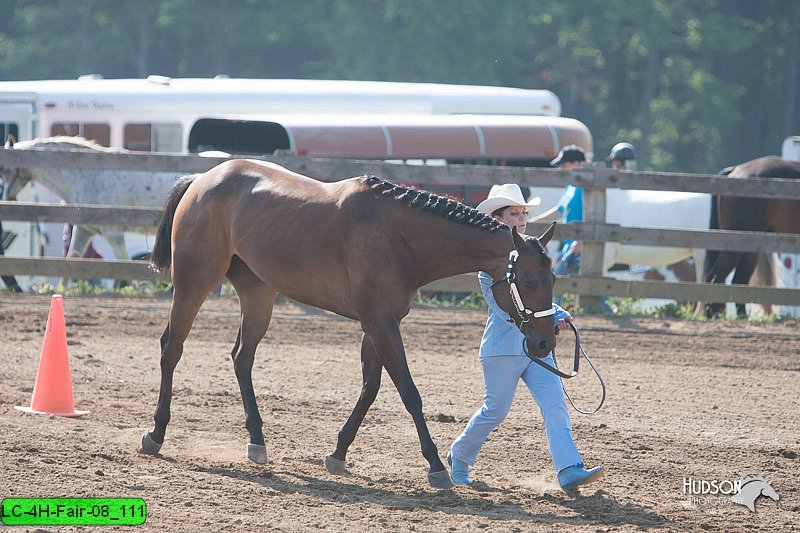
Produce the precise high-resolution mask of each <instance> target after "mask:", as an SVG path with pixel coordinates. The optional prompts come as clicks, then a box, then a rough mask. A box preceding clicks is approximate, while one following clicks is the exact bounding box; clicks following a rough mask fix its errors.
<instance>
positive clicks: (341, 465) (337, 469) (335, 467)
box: [325, 455, 349, 476]
mask: <svg viewBox="0 0 800 533" xmlns="http://www.w3.org/2000/svg"><path fill="white" fill-rule="evenodd" d="M325 470H327V471H328V472H330V473H331V474H337V475H340V476H341V475H344V474H349V472H348V471H347V465H346V464H345V462H344V461H340V460H339V459H337V458H336V457H334V456H333V455H326V456H325Z"/></svg>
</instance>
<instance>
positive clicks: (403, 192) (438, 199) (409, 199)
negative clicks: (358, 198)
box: [365, 176, 509, 231]
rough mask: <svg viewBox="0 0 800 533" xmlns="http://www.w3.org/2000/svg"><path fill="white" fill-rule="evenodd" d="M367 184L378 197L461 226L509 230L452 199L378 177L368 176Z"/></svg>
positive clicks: (472, 208) (486, 229) (488, 229)
mask: <svg viewBox="0 0 800 533" xmlns="http://www.w3.org/2000/svg"><path fill="white" fill-rule="evenodd" d="M365 181H366V184H367V185H368V186H369V187H370V188H371V189H372V191H373V192H374V193H375V194H376V195H378V196H386V197H389V198H393V199H395V200H397V201H398V202H402V203H404V204H406V205H408V206H409V207H413V208H416V209H421V210H423V211H427V212H429V213H433V214H435V215H438V216H440V217H443V218H447V219H449V220H453V221H454V222H458V223H459V224H468V225H470V226H474V227H476V228H479V229H482V230H485V231H497V230H499V229H505V230H508V229H509V228H508V226H506V225H505V224H501V223H500V222H498V221H496V220H495V219H493V218H492V217H490V216H489V215H485V214H483V213H481V212H480V211H478V210H477V209H475V208H474V207H470V206H468V205H465V204H462V203H461V202H457V201H455V200H453V199H450V198H445V197H444V196H439V195H438V194H434V193H432V192H428V191H423V190H420V189H416V188H414V187H406V186H404V185H396V184H394V183H391V182H389V181H386V180H382V179H380V178H378V177H376V176H366V180H365Z"/></svg>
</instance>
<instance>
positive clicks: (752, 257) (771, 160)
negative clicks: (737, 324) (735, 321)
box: [706, 156, 800, 316]
mask: <svg viewBox="0 0 800 533" xmlns="http://www.w3.org/2000/svg"><path fill="white" fill-rule="evenodd" d="M720 174H722V175H726V176H731V177H734V178H747V177H773V178H793V179H800V163H798V162H795V161H789V160H787V159H783V158H780V157H777V156H766V157H760V158H758V159H753V160H751V161H747V162H745V163H742V164H739V165H735V166H732V167H727V168H725V169H723V170H722V171H721V172H720ZM713 207H714V209H712V215H711V224H710V227H711V228H718V229H724V230H735V231H770V232H776V233H800V200H791V199H784V198H743V197H733V196H730V197H726V196H718V197H717V198H716V199H715V202H714V205H713ZM760 255H763V254H757V253H754V252H725V251H709V253H708V256H707V260H706V265H707V268H706V281H707V282H710V283H725V279H726V278H727V277H728V275H729V274H730V273H731V272H732V271H734V270H735V272H734V275H733V283H735V284H740V285H747V284H748V283H749V282H750V278H751V276H752V275H753V272H754V271H755V270H756V265H757V264H758V261H759V256H760ZM724 307H725V306H724V304H719V303H716V304H711V306H710V309H709V311H708V314H709V316H713V315H717V314H720V313H721V312H723V311H724ZM736 307H737V314H738V315H739V316H745V306H744V304H737V306H736Z"/></svg>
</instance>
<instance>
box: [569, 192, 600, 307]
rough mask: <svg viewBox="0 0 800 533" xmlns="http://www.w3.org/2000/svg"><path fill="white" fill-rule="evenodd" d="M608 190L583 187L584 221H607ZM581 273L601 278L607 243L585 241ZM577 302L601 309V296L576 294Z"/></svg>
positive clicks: (584, 305) (592, 222) (593, 222)
mask: <svg viewBox="0 0 800 533" xmlns="http://www.w3.org/2000/svg"><path fill="white" fill-rule="evenodd" d="M605 221H606V190H605V189H597V188H594V187H591V186H589V187H584V189H583V222H584V223H586V224H595V223H600V224H602V223H605ZM582 247H583V251H582V252H581V265H580V271H579V272H580V275H581V276H584V277H593V278H599V277H601V276H602V275H603V251H604V248H605V243H603V242H597V241H589V240H587V241H584V242H583V243H582ZM576 303H577V305H578V306H579V307H581V308H583V309H585V310H587V311H597V310H599V309H600V297H599V296H576Z"/></svg>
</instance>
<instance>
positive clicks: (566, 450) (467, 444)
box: [447, 183, 605, 490]
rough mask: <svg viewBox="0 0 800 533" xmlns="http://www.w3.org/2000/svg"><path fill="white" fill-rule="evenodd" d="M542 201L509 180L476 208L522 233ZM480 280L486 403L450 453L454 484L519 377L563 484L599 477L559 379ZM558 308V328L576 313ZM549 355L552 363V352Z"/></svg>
mask: <svg viewBox="0 0 800 533" xmlns="http://www.w3.org/2000/svg"><path fill="white" fill-rule="evenodd" d="M538 200H539V199H538V198H533V199H532V200H528V201H526V200H525V198H524V197H523V195H522V191H521V190H520V188H519V186H518V185H517V184H516V183H508V184H504V185H495V186H493V187H492V190H491V191H490V192H489V196H488V198H486V200H484V201H483V202H481V203H480V204H478V206H477V208H476V209H477V210H478V211H480V212H481V213H484V214H486V215H489V216H491V217H493V218H494V219H495V220H497V221H498V222H502V223H504V224H506V225H507V226H509V227H512V228H516V229H517V231H518V232H519V233H525V227H526V225H527V223H528V216H529V215H528V208H530V207H533V206H535V205H538V204H539V202H538ZM478 281H479V282H480V286H481V292H482V293H483V297H484V298H485V300H486V304H487V306H488V308H489V316H488V319H487V321H486V326H485V328H484V331H483V338H482V340H481V345H480V351H479V357H480V362H481V367H482V368H483V385H484V395H483V404H482V406H481V407H480V408H479V409H478V410H477V411H476V412H475V414H474V415H473V416H472V418H471V419H470V421H469V423H468V424H467V426H466V427H465V428H464V431H463V432H462V433H461V435H459V436H458V438H457V439H456V440H455V442H453V444H452V446H451V447H450V452H449V453H448V454H447V460H448V462H449V463H450V466H451V475H450V476H451V478H452V480H453V482H454V483H456V484H459V485H468V484H470V483H471V482H472V480H471V479H470V473H469V469H470V467H471V466H472V465H473V464H475V462H476V461H477V458H478V454H479V453H480V451H481V448H482V447H483V444H484V443H485V442H486V439H487V437H488V436H489V434H490V433H491V432H492V431H493V430H494V429H495V428H497V427H498V426H499V425H500V424H501V423H502V422H503V420H504V419H505V418H506V415H507V414H508V412H509V409H510V408H511V404H512V403H513V401H514V392H515V391H516V389H517V384H518V383H519V381H520V380H522V381H523V382H524V383H525V385H526V386H527V387H528V390H529V391H530V393H531V395H532V396H533V398H534V400H535V401H536V403H537V404H538V405H539V410H540V411H541V414H542V420H543V422H544V428H545V433H546V435H547V443H548V445H549V449H550V456H551V457H552V460H553V466H554V467H555V471H556V476H557V479H558V483H559V485H560V486H561V488H563V489H564V490H573V489H575V488H577V487H578V486H580V485H584V484H586V483H591V482H593V481H595V480H597V479H599V478H600V477H602V476H603V474H604V472H605V471H604V468H603V467H602V466H596V467H594V468H590V469H587V468H585V466H584V462H583V459H582V457H581V454H580V452H579V451H578V448H577V446H576V445H575V441H574V440H573V437H572V424H571V422H570V418H569V411H568V410H567V405H566V402H565V400H564V391H563V388H562V386H561V381H560V379H559V378H558V376H556V375H555V374H552V373H550V372H549V371H548V370H546V369H544V368H542V367H541V366H539V365H537V364H536V363H534V362H533V361H531V360H530V359H529V358H528V356H526V355H525V352H524V350H523V340H524V336H523V335H522V333H520V331H519V329H518V328H517V327H516V326H515V325H514V321H513V320H511V317H510V316H509V315H508V313H506V312H505V311H503V310H502V309H500V307H498V305H497V302H496V301H495V299H494V295H493V294H492V286H493V285H494V280H493V279H492V277H491V276H490V275H488V274H487V273H485V272H480V273H479V274H478ZM554 311H555V313H554V315H553V319H554V321H555V323H554V325H555V326H557V327H559V328H563V327H565V326H566V325H567V323H572V316H571V315H570V314H569V313H568V312H567V311H565V310H564V309H562V308H561V307H559V306H557V305H555V306H554ZM547 358H548V359H547V360H548V361H549V362H550V363H552V358H553V354H550V355H548V356H547Z"/></svg>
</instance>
